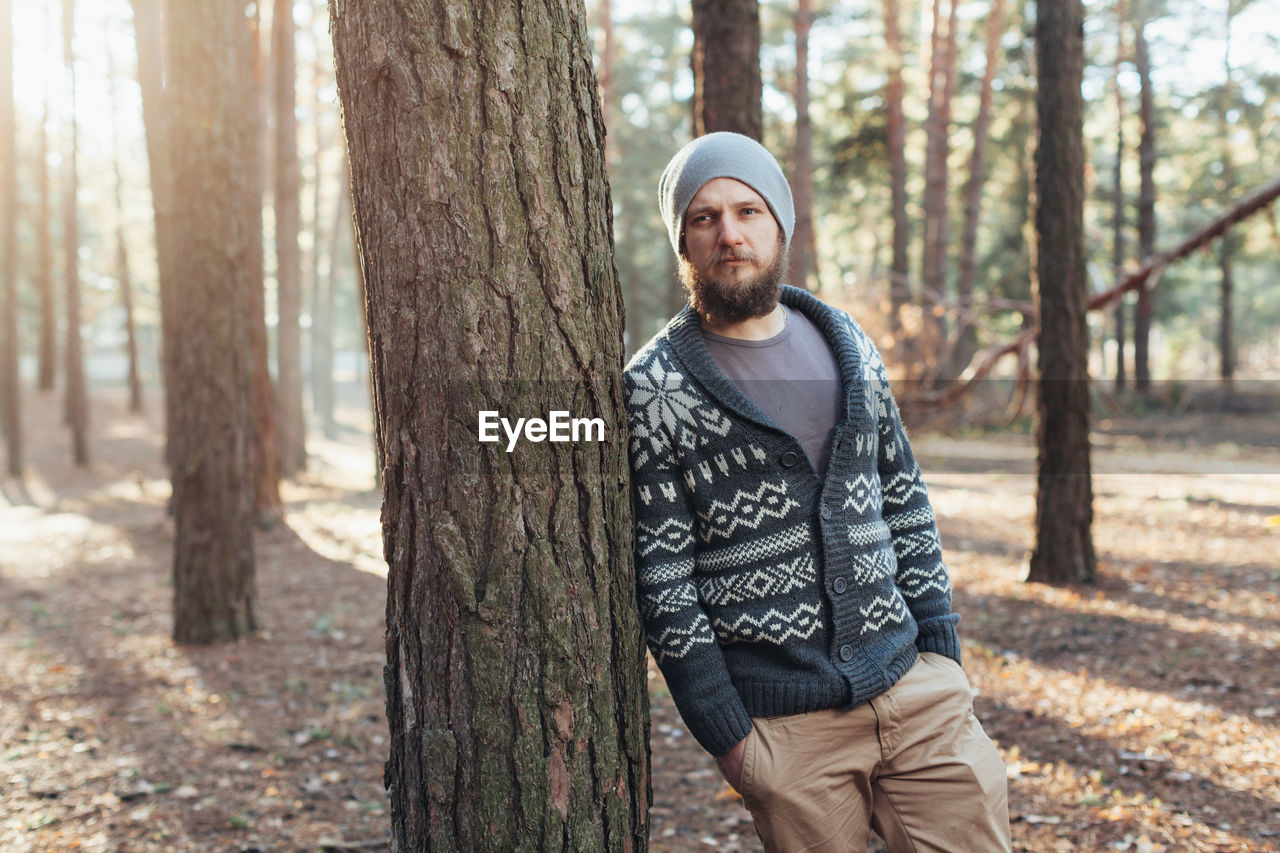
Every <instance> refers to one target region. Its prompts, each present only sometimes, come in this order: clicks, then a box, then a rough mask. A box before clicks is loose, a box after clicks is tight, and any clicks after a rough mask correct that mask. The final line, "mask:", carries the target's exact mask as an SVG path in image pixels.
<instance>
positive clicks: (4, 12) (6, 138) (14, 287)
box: [0, 0, 22, 477]
mask: <svg viewBox="0 0 1280 853" xmlns="http://www.w3.org/2000/svg"><path fill="white" fill-rule="evenodd" d="M15 125H16V121H15V118H14V109H13V11H12V9H11V6H10V0H0V169H3V170H4V171H3V174H0V180H2V181H3V185H2V187H0V197H2V198H3V213H2V214H0V217H3V221H2V222H0V227H3V229H4V234H3V237H0V246H3V262H2V265H0V276H3V277H4V354H3V358H0V372H2V373H3V376H0V396H2V397H3V401H2V402H3V404H4V424H3V430H4V437H5V449H6V451H7V453H8V457H7V458H8V471H9V475H10V476H11V477H21V476H22V410H21V408H20V406H21V402H22V400H21V394H22V386H21V384H20V382H19V377H18V354H19V352H20V349H19V347H18V311H19V304H18V163H17V153H18V147H17V132H16V129H15Z"/></svg>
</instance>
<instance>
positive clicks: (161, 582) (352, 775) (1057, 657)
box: [0, 393, 1280, 853]
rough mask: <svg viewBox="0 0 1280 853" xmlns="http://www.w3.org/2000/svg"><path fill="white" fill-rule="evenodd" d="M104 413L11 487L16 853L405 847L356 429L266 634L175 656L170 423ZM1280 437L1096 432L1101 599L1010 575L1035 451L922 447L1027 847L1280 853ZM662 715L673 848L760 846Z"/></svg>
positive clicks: (52, 433)
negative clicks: (76, 455)
mask: <svg viewBox="0 0 1280 853" xmlns="http://www.w3.org/2000/svg"><path fill="white" fill-rule="evenodd" d="M123 399H124V398H123V395H121V394H114V393H104V394H99V395H98V396H97V397H95V399H94V400H93V439H92V453H93V457H94V462H93V464H92V465H91V466H90V468H89V469H88V470H77V469H76V468H74V467H73V466H71V465H70V463H69V455H70V453H69V440H68V436H67V434H66V431H65V429H64V428H63V427H62V426H61V424H60V417H59V415H60V411H61V405H60V399H59V398H58V397H55V396H52V395H44V396H41V395H34V394H32V395H28V397H27V399H26V401H25V402H26V412H25V419H26V436H27V445H28V446H27V471H26V476H25V477H24V479H23V480H22V481H21V482H16V481H14V480H12V479H6V480H3V481H0V751H2V756H0V849H2V850H6V851H8V850H73V849H74V850H90V851H99V850H102V851H105V850H112V851H115V850H121V851H125V850H127V851H168V850H184V851H185V850H192V851H197V850H199V851H203V850H242V851H249V850H259V849H261V850H267V849H286V850H322V849H328V850H349V849H369V850H377V849H383V848H384V847H385V845H386V838H387V831H386V825H387V822H388V815H387V800H386V793H385V791H384V790H383V788H382V782H381V776H382V763H383V760H384V758H385V755H386V750H387V738H386V723H385V719H384V716H383V700H382V681H381V667H382V663H383V643H382V620H383V604H382V601H383V593H384V574H385V569H384V566H383V563H382V559H381V556H380V555H381V543H380V533H379V523H378V507H379V497H378V495H377V494H376V493H375V492H374V491H373V488H372V485H373V484H372V458H371V451H370V449H369V442H370V439H369V434H368V430H367V429H361V428H360V427H359V426H358V424H360V423H361V422H362V421H363V420H364V415H363V413H362V412H360V411H358V410H355V409H351V410H346V411H345V412H344V413H343V420H342V427H341V430H340V435H339V438H338V440H333V441H326V440H323V439H322V438H321V437H319V436H313V439H312V442H311V445H310V450H311V452H312V457H311V465H310V469H309V470H308V472H307V473H306V474H305V475H303V476H302V477H300V478H299V479H298V480H297V481H296V482H293V483H289V484H286V486H285V488H284V497H285V500H286V503H287V515H286V517H285V520H284V523H283V524H280V525H277V526H276V527H275V528H274V529H272V530H268V531H262V532H260V533H259V534H258V535H257V554H258V588H259V594H258V615H259V620H260V623H261V626H262V630H261V633H260V634H259V635H258V636H256V637H255V638H253V639H248V640H242V641H240V642H236V643H231V644H227V645H221V646H214V647H208V648H198V647H191V646H180V645H177V644H175V643H174V642H173V641H172V640H171V639H170V629H171V617H170V606H171V601H170V599H171V594H172V588H171V585H170V579H169V566H170V551H171V548H172V524H171V522H170V520H169V518H168V517H167V515H166V513H165V504H166V500H167V497H168V483H167V480H166V479H165V471H164V467H163V465H162V463H161V449H162V440H161V436H160V433H159V429H158V427H159V424H158V420H159V412H158V409H159V406H158V400H157V399H155V398H154V397H153V399H152V400H151V401H150V405H149V409H148V414H147V415H146V416H134V415H130V414H128V413H127V412H126V411H125V408H124V403H123ZM1278 436H1280V428H1278V427H1277V426H1276V416H1275V415H1274V414H1269V415H1232V416H1216V415H1203V414H1201V415H1185V416H1180V417H1176V418H1174V417H1170V416H1167V415H1165V416H1153V417H1150V418H1147V419H1143V420H1123V419H1112V420H1110V421H1104V422H1102V423H1100V424H1099V425H1098V429H1097V430H1096V432H1095V435H1094V439H1095V441H1094V446H1095V454H1094V479H1093V483H1094V490H1095V495H1096V497H1095V501H1094V514H1095V521H1094V527H1093V529H1094V537H1095V543H1096V547H1097V552H1098V559H1099V577H1098V582H1097V583H1096V584H1094V585H1089V586H1075V587H1069V588H1053V587H1047V586H1042V585H1038V584H1026V583H1022V582H1020V580H1019V576H1020V574H1021V572H1022V570H1023V568H1024V566H1025V564H1026V560H1027V551H1028V548H1029V547H1030V546H1031V543H1032V523H1033V518H1034V488H1035V477H1034V470H1035V464H1034V455H1035V451H1034V446H1033V442H1032V440H1031V438H1030V437H1028V436H1025V435H1017V434H1005V433H992V434H984V433H972V434H968V435H959V436H958V435H957V434H955V433H952V434H951V435H949V436H946V437H943V436H941V435H930V434H926V433H924V432H920V433H919V434H917V435H916V436H915V437H914V441H915V445H916V450H917V455H918V456H919V457H920V460H921V464H922V467H923V468H924V470H925V473H926V478H927V480H928V482H929V487H930V495H931V497H932V499H933V501H934V505H935V507H936V509H937V512H938V516H939V518H940V522H941V527H942V533H943V543H944V548H945V551H946V556H947V560H948V563H949V566H950V568H951V571H952V576H953V581H954V585H955V607H956V609H957V610H958V611H959V612H960V613H961V614H962V615H963V621H962V622H961V625H960V630H961V636H962V639H963V642H964V654H965V669H966V671H967V672H968V674H969V678H970V681H971V682H972V684H973V687H974V689H975V691H976V694H977V695H976V699H975V705H976V708H977V712H978V716H979V717H980V718H981V719H982V721H983V722H984V724H985V726H986V728H987V731H988V733H989V734H990V735H991V736H992V738H993V739H994V740H995V741H996V743H997V744H998V746H999V748H1000V750H1001V752H1002V754H1003V756H1004V759H1005V762H1006V764H1007V766H1008V773H1009V782H1010V808H1011V818H1012V828H1013V837H1014V841H1015V849H1017V850H1020V851H1034V853H1042V852H1043V851H1074V850H1083V851H1095V850H1098V851H1101V850H1108V851H1109V850H1131V851H1144V852H1145V853H1150V852H1151V851H1183V850H1196V851H1201V850H1203V851H1226V850H1254V851H1276V850H1280V655H1278V654H1277V649H1278V648H1280V448H1278V447H1277V445H1278V444H1280V441H1278ZM651 684H652V685H653V688H652V691H651V698H652V700H653V703H652V704H653V711H652V714H653V720H652V725H653V728H652V748H653V770H652V781H653V791H654V803H653V808H652V812H651V814H652V833H651V836H652V843H651V845H650V849H651V850H653V851H670V852H671V853H675V852H676V851H701V850H712V851H715V850H721V851H734V850H738V851H758V850H759V849H760V848H759V845H758V843H757V842H756V840H755V835H754V833H753V831H752V829H751V823H750V818H749V816H748V815H747V813H746V812H745V811H744V810H743V808H742V806H741V803H740V802H739V801H738V800H737V799H736V798H735V797H734V796H733V795H732V793H731V792H730V791H729V790H728V789H727V788H726V786H725V785H724V784H723V783H722V782H721V781H720V777H719V776H718V774H717V773H716V771H715V768H714V765H713V763H712V762H711V761H710V760H709V759H708V758H707V757H706V756H705V755H703V754H702V753H701V751H700V750H699V749H698V748H697V747H696V745H695V744H694V743H693V741H692V739H691V738H690V737H689V736H688V733H687V732H686V731H685V730H684V728H683V726H682V725H681V724H680V722H679V720H678V717H677V716H676V714H675V712H674V709H673V707H672V705H671V701H670V698H669V696H668V695H667V693H666V691H665V688H664V687H663V685H662V681H661V678H660V677H655V678H654V679H653V680H652V681H651Z"/></svg>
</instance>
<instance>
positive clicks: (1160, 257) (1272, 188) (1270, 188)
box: [1088, 177, 1280, 311]
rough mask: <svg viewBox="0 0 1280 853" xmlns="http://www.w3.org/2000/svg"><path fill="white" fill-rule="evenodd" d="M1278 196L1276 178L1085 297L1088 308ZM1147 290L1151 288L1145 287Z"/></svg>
mask: <svg viewBox="0 0 1280 853" xmlns="http://www.w3.org/2000/svg"><path fill="white" fill-rule="evenodd" d="M1277 198H1280V177H1278V178H1276V179H1275V180H1273V181H1272V182H1271V183H1269V184H1267V185H1266V186H1264V187H1262V188H1261V189H1258V190H1255V191H1254V192H1252V193H1250V194H1249V195H1247V196H1245V197H1244V198H1243V199H1241V200H1240V201H1239V202H1237V203H1236V204H1235V205H1234V206H1233V207H1232V208H1231V209H1229V210H1228V211H1227V212H1226V213H1223V214H1222V215H1221V216H1219V217H1218V218H1217V219H1215V220H1213V221H1212V222H1210V223H1209V224H1208V225H1206V226H1205V227H1204V228H1201V229H1200V230H1199V231H1197V232H1196V233H1195V234H1193V235H1191V236H1190V237H1188V238H1187V239H1186V240H1183V241H1182V242H1181V243H1179V244H1178V245H1177V246H1175V247H1173V248H1172V249H1169V250H1168V251H1164V252H1160V253H1159V254H1157V255H1154V256H1152V257H1151V258H1150V259H1148V260H1147V262H1146V263H1145V264H1143V265H1142V266H1141V267H1139V268H1138V269H1137V270H1136V271H1135V272H1132V273H1130V274H1129V275H1128V276H1127V277H1125V278H1124V279H1122V280H1121V281H1120V283H1119V284H1117V285H1116V286H1115V287H1113V288H1111V289H1110V290H1108V291H1107V292H1106V293H1099V294H1097V295H1096V296H1093V297H1092V298H1090V299H1089V302H1088V309H1089V310H1090V311H1095V310H1098V309H1100V308H1104V307H1106V306H1108V305H1110V304H1111V303H1112V302H1115V301H1116V300H1118V299H1119V298H1120V297H1122V296H1124V294H1126V293H1128V292H1129V291H1130V290H1137V289H1138V288H1139V287H1142V286H1143V285H1144V284H1145V282H1146V281H1147V279H1148V278H1151V277H1152V276H1153V274H1156V275H1158V273H1159V270H1162V269H1164V268H1165V267H1166V266H1168V265H1169V264H1171V263H1173V262H1174V261H1177V260H1180V259H1182V258H1184V257H1186V256H1187V255H1189V254H1191V253H1192V252H1194V251H1195V250H1196V249H1199V248H1202V247H1204V246H1206V245H1208V244H1209V243H1210V242H1211V241H1212V240H1213V239H1214V238H1215V237H1220V236H1221V235H1222V234H1223V233H1224V232H1225V231H1226V230H1227V229H1228V228H1230V227H1231V226H1232V225H1235V224H1236V223H1237V222H1240V221H1241V220H1243V219H1248V218H1249V217H1250V216H1252V215H1253V214H1255V213H1257V212H1258V211H1259V210H1264V209H1269V207H1268V206H1269V205H1270V204H1271V202H1273V201H1275V200H1276V199H1277ZM1148 289H1149V290H1150V289H1151V288H1148Z"/></svg>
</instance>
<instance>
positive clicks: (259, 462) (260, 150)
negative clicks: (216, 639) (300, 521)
mask: <svg viewBox="0 0 1280 853" xmlns="http://www.w3.org/2000/svg"><path fill="white" fill-rule="evenodd" d="M244 37H245V39H246V45H247V50H248V57H249V68H250V73H248V74H244V75H242V77H241V80H242V85H243V90H242V93H241V110H242V111H243V115H244V117H245V121H246V126H245V135H246V139H247V140H248V143H247V144H248V145H249V146H250V147H249V155H248V159H247V160H246V162H245V177H246V179H247V181H248V184H247V191H246V192H245V196H244V203H245V213H244V216H245V222H246V224H247V227H248V240H249V246H248V257H247V261H246V269H247V275H248V276H249V285H248V298H247V299H246V300H245V304H244V313H245V323H246V324H247V327H248V329H249V363H250V371H251V373H252V375H253V380H252V383H253V391H252V395H253V398H252V408H253V438H252V440H253V512H254V520H255V522H256V523H257V525H258V526H259V527H264V528H266V527H271V526H273V525H274V524H275V523H276V522H277V521H279V520H280V519H281V518H282V517H283V516H284V501H283V500H281V498H280V447H279V436H278V435H277V433H276V396H275V391H274V389H273V387H272V383H271V364H270V360H271V356H270V348H269V346H268V343H267V312H266V276H265V273H264V271H263V267H264V261H265V256H266V252H265V249H264V247H263V237H262V197H263V195H264V194H265V193H266V188H267V177H266V167H265V165H264V162H265V160H266V153H267V135H266V126H267V111H266V97H265V94H264V93H265V90H266V83H267V75H266V63H265V61H264V60H263V52H262V7H261V5H255V6H254V13H253V17H252V18H248V19H246V20H245V36H244Z"/></svg>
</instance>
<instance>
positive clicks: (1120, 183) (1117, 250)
mask: <svg viewBox="0 0 1280 853" xmlns="http://www.w3.org/2000/svg"><path fill="white" fill-rule="evenodd" d="M1125 18H1126V15H1125V4H1124V3H1120V4H1118V6H1117V21H1116V61H1115V67H1114V70H1113V74H1112V82H1113V84H1114V85H1115V95H1116V162H1115V169H1114V170H1113V171H1112V173H1111V235H1112V236H1111V273H1112V275H1114V276H1116V277H1117V278H1119V277H1120V276H1121V275H1123V274H1124V255H1125V239H1124V231H1125V228H1126V226H1127V224H1128V223H1127V217H1125V214H1124V209H1125V198H1124V90H1123V89H1122V88H1121V87H1120V65H1121V63H1122V61H1123V58H1124V38H1123V35H1122V34H1123V33H1124V24H1125ZM1115 330H1116V388H1117V390H1124V386H1125V385H1126V384H1127V382H1128V371H1127V369H1126V365H1125V352H1124V348H1125V338H1126V330H1125V312H1124V299H1120V300H1119V301H1118V302H1116V308H1115Z"/></svg>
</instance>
